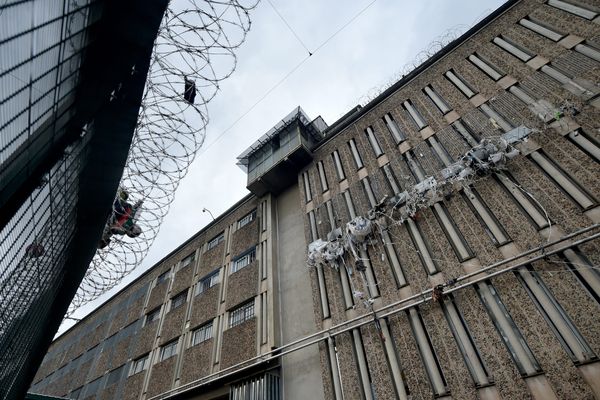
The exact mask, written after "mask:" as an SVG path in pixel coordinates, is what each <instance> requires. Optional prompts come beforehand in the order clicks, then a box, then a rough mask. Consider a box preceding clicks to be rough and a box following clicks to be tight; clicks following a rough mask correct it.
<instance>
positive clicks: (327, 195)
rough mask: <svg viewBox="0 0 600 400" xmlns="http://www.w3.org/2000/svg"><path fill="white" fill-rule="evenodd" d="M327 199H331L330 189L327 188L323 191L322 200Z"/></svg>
mask: <svg viewBox="0 0 600 400" xmlns="http://www.w3.org/2000/svg"><path fill="white" fill-rule="evenodd" d="M329 199H331V190H328V191H326V192H325V193H323V202H326V201H329Z"/></svg>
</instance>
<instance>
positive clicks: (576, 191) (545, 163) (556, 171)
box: [529, 150, 596, 210]
mask: <svg viewBox="0 0 600 400" xmlns="http://www.w3.org/2000/svg"><path fill="white" fill-rule="evenodd" d="M529 157H531V159H533V161H535V163H536V164H537V165H538V166H539V167H540V168H541V169H542V170H543V171H544V172H545V173H546V174H547V175H548V177H550V178H551V179H552V180H553V181H554V182H555V183H556V184H557V185H558V186H559V187H560V188H561V189H562V190H563V191H564V192H565V193H567V195H569V197H571V198H572V199H573V200H574V201H575V202H576V203H577V204H578V205H579V206H580V207H581V208H583V209H584V210H585V209H588V208H590V207H592V206H594V205H595V204H596V201H595V199H594V198H592V196H591V195H590V194H589V193H587V191H585V189H583V187H582V186H581V185H580V184H579V183H577V182H576V181H575V180H573V178H571V177H570V176H569V175H568V174H567V173H566V172H565V171H564V170H563V169H562V168H561V166H560V165H558V164H557V163H555V162H554V161H553V160H551V159H550V158H549V157H548V156H546V155H545V154H544V153H542V151H541V150H538V151H534V152H533V153H531V154H530V155H529Z"/></svg>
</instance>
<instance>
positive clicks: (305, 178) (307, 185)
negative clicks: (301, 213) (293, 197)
mask: <svg viewBox="0 0 600 400" xmlns="http://www.w3.org/2000/svg"><path fill="white" fill-rule="evenodd" d="M302 180H303V182H304V198H305V200H306V202H307V203H308V202H309V201H311V200H312V193H311V192H310V181H309V176H308V171H304V172H303V173H302Z"/></svg>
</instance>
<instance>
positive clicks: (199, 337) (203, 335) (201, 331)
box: [191, 321, 213, 346]
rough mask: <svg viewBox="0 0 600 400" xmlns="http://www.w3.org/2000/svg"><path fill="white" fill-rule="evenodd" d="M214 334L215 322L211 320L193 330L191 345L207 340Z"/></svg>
mask: <svg viewBox="0 0 600 400" xmlns="http://www.w3.org/2000/svg"><path fill="white" fill-rule="evenodd" d="M212 334H213V323H212V321H211V322H209V323H207V324H204V325H202V326H201V327H199V328H198V329H195V330H194V331H193V332H192V344H191V346H195V345H197V344H200V343H202V342H205V341H207V340H208V339H211V338H212V337H213V336H212Z"/></svg>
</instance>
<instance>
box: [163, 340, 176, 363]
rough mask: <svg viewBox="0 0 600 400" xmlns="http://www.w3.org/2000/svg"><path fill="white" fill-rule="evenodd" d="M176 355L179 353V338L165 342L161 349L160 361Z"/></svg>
mask: <svg viewBox="0 0 600 400" xmlns="http://www.w3.org/2000/svg"><path fill="white" fill-rule="evenodd" d="M175 355H177V340H174V341H172V342H171V343H167V344H165V345H164V346H163V347H161V349H160V361H164V360H166V359H168V358H171V357H173V356H175Z"/></svg>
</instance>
